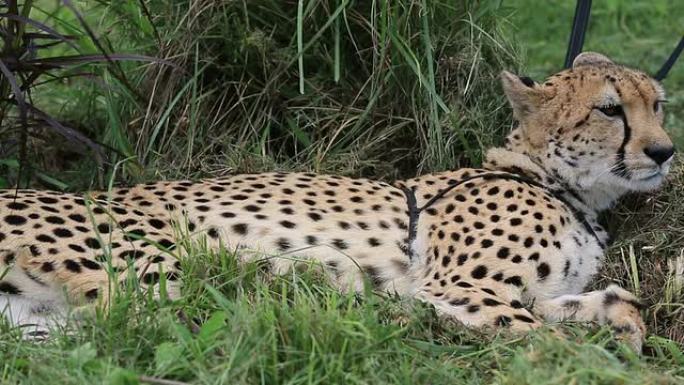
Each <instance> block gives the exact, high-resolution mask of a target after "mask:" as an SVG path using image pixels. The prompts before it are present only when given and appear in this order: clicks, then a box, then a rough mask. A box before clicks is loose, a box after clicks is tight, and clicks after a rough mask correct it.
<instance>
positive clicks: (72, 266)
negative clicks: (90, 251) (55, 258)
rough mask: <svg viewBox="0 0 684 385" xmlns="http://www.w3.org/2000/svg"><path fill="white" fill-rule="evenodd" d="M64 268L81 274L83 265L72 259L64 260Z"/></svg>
mask: <svg viewBox="0 0 684 385" xmlns="http://www.w3.org/2000/svg"><path fill="white" fill-rule="evenodd" d="M64 267H66V269H67V270H69V271H71V272H74V273H80V272H81V265H79V264H78V262H76V261H74V260H72V259H65V260H64Z"/></svg>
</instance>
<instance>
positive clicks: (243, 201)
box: [0, 52, 674, 349]
mask: <svg viewBox="0 0 684 385" xmlns="http://www.w3.org/2000/svg"><path fill="white" fill-rule="evenodd" d="M501 80H502V83H503V89H504V91H505V95H506V96H507V98H508V100H509V102H510V105H511V107H512V110H513V117H514V120H515V122H516V125H515V126H514V127H513V129H512V132H511V133H510V134H509V136H508V137H507V139H506V140H505V145H504V146H503V147H500V148H493V149H490V150H489V151H488V152H487V153H486V160H485V162H484V164H483V167H482V168H472V169H459V170H455V171H447V172H441V173H436V174H430V175H423V176H420V177H417V178H413V179H409V180H402V181H397V182H394V183H385V182H382V181H374V180H368V179H352V178H347V177H340V176H333V175H317V174H312V173H278V172H273V173H263V174H246V175H235V176H229V177H223V178H216V179H206V180H202V181H199V182H191V181H163V182H156V183H149V184H143V185H137V186H134V187H130V188H115V189H112V190H110V191H107V192H91V193H87V194H69V193H61V192H54V191H37V190H4V191H2V192H0V267H1V268H2V271H3V274H2V275H1V276H0V277H1V278H0V292H1V295H0V298H1V299H2V309H3V311H4V315H5V316H6V317H7V318H8V319H9V320H10V322H11V323H12V324H14V325H17V326H19V325H24V326H25V325H31V326H33V327H31V328H26V329H25V330H27V331H26V333H27V335H28V336H30V335H35V334H43V335H44V333H45V331H46V330H47V328H49V327H51V325H54V324H56V323H57V324H58V323H59V322H61V321H60V319H61V317H63V314H64V313H65V312H66V309H67V308H68V306H73V305H74V304H82V305H85V306H87V305H88V304H90V303H98V304H104V306H106V305H107V303H108V301H109V299H110V297H111V296H112V294H113V292H114V291H113V290H114V289H115V288H116V287H118V286H119V285H120V284H123V283H125V282H127V280H128V281H130V280H131V277H133V281H134V282H138V283H139V285H140V287H141V288H142V289H144V290H149V291H152V292H153V293H154V295H157V296H161V295H164V296H168V297H170V298H177V297H178V296H179V295H180V290H181V278H182V271H181V264H180V263H179V258H182V257H183V255H182V248H181V247H179V246H177V245H176V242H177V239H178V237H179V233H184V234H187V235H189V236H190V237H191V239H193V240H201V241H202V242H206V244H207V245H208V246H209V247H212V248H219V247H223V248H226V249H228V250H234V251H235V252H236V254H237V255H238V257H239V258H240V260H242V261H249V260H256V259H260V260H262V259H263V260H268V261H269V262H270V266H271V268H272V270H273V272H274V273H283V272H287V271H289V270H290V269H292V268H293V266H294V265H295V264H296V263H297V261H301V260H309V261H315V262H317V263H318V264H320V265H321V266H323V267H324V270H325V271H326V272H328V273H329V274H330V276H331V277H332V278H333V280H334V282H336V283H337V284H338V285H339V287H340V288H341V289H342V290H350V291H359V290H362V289H363V288H364V285H373V287H374V288H375V289H377V290H381V291H386V292H392V293H397V294H399V295H402V296H407V297H415V298H417V299H419V300H421V301H425V302H427V303H429V304H432V305H434V308H435V309H436V311H437V312H438V313H439V314H441V315H443V316H444V317H447V318H450V319H453V320H455V321H457V322H459V323H460V324H463V325H465V326H466V327H472V328H485V329H487V328H489V329H493V330H497V328H508V329H510V330H513V331H526V330H530V329H534V328H538V327H540V326H542V325H543V324H544V322H545V321H546V322H549V321H553V322H555V321H564V320H574V321H578V322H593V323H598V324H607V325H610V326H612V327H613V328H614V330H615V331H616V334H617V336H618V337H619V338H621V339H623V340H624V341H626V342H627V343H629V344H631V346H633V347H634V348H635V349H640V347H641V344H642V341H643V338H644V335H645V332H646V330H645V327H644V323H643V322H642V320H641V316H640V313H639V309H640V304H639V301H638V299H637V298H636V297H635V296H634V295H632V294H631V293H629V292H628V291H626V290H624V289H622V288H620V287H618V286H615V285H611V286H608V287H607V288H606V289H604V290H597V291H591V292H584V289H585V287H586V286H587V285H588V284H589V283H590V282H591V280H592V277H593V276H594V275H595V274H596V273H597V271H598V269H599V267H600V266H601V263H602V259H603V254H604V250H605V248H606V246H607V244H608V242H609V236H608V234H607V232H606V230H605V229H604V227H602V226H601V225H600V224H599V221H598V219H597V216H598V214H599V213H600V212H601V211H603V210H606V209H608V208H610V207H611V205H613V204H614V203H615V202H616V200H618V199H619V198H620V197H621V196H623V195H625V194H627V193H629V192H639V191H650V190H654V189H656V188H658V187H659V186H661V185H662V184H663V182H664V179H665V177H666V175H667V174H668V172H669V168H670V164H671V162H672V159H673V154H674V147H673V145H672V142H671V141H670V139H669V138H668V136H667V134H666V133H665V131H664V130H663V128H662V124H663V111H662V103H663V102H664V101H665V95H664V91H663V89H662V87H661V86H660V85H659V84H658V83H657V82H656V81H655V80H653V79H652V78H650V77H649V76H647V75H645V74H644V73H642V72H639V71H637V70H633V69H629V68H626V67H623V66H620V65H617V64H615V63H613V62H612V61H611V60H610V59H608V58H607V57H605V56H603V55H601V54H598V53H591V52H586V53H583V54H581V55H579V56H578V57H577V58H576V60H575V61H574V64H573V66H572V68H570V69H567V70H564V71H562V72H560V73H558V74H556V75H553V76H551V77H550V78H549V79H547V80H546V81H545V82H544V83H537V82H535V81H533V80H532V79H530V78H527V77H519V76H516V75H514V74H512V73H509V72H506V71H504V72H503V73H502V74H501ZM295 257H296V258H295Z"/></svg>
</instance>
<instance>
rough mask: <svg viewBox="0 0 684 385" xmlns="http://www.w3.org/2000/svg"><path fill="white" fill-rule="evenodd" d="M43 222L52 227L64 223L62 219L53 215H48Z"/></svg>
mask: <svg viewBox="0 0 684 385" xmlns="http://www.w3.org/2000/svg"><path fill="white" fill-rule="evenodd" d="M45 221H46V222H47V223H51V224H53V225H62V224H64V223H65V221H64V219H62V218H60V217H56V216H54V215H50V216H48V217H45Z"/></svg>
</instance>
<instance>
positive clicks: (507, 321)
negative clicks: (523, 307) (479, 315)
mask: <svg viewBox="0 0 684 385" xmlns="http://www.w3.org/2000/svg"><path fill="white" fill-rule="evenodd" d="M512 321H513V320H512V319H511V317H509V316H505V315H500V316H498V317H497V318H496V326H510V325H511V322H512Z"/></svg>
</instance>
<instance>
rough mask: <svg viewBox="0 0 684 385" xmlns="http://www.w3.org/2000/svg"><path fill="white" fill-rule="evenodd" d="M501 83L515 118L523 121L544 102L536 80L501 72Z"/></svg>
mask: <svg viewBox="0 0 684 385" xmlns="http://www.w3.org/2000/svg"><path fill="white" fill-rule="evenodd" d="M501 83H502V84H503V89H504V92H505V93H506V97H507V98H508V102H509V103H510V104H511V107H513V116H514V117H515V119H517V120H519V121H521V120H524V118H525V117H526V116H527V115H528V114H529V113H530V112H533V111H535V110H537V108H538V107H539V105H540V104H541V102H542V96H543V95H542V93H543V92H542V90H541V89H540V87H539V84H537V83H536V82H535V81H534V80H532V79H530V78H528V77H520V76H517V75H514V74H512V73H510V72H508V71H503V72H501Z"/></svg>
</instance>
